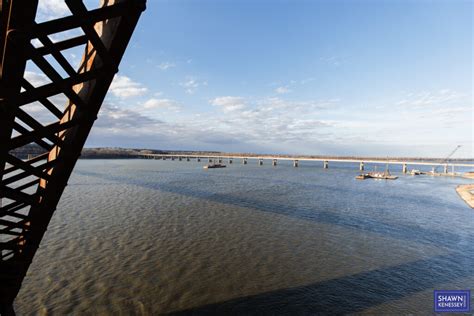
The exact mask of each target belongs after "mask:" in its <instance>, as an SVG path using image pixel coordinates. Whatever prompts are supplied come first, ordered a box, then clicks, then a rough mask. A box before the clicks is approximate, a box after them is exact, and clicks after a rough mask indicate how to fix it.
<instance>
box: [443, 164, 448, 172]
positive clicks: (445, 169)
mask: <svg viewBox="0 0 474 316" xmlns="http://www.w3.org/2000/svg"><path fill="white" fill-rule="evenodd" d="M443 172H444V173H448V164H445V165H444V168H443Z"/></svg>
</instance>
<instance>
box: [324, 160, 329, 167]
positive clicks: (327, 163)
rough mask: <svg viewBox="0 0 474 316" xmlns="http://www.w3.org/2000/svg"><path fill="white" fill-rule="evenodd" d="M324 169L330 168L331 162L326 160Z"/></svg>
mask: <svg viewBox="0 0 474 316" xmlns="http://www.w3.org/2000/svg"><path fill="white" fill-rule="evenodd" d="M323 168H324V169H327V168H329V162H328V161H327V160H325V161H324V162H323Z"/></svg>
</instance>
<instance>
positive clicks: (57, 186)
mask: <svg viewBox="0 0 474 316" xmlns="http://www.w3.org/2000/svg"><path fill="white" fill-rule="evenodd" d="M65 3H66V4H67V6H68V8H69V10H70V11H71V15H69V16H66V17H63V18H59V19H54V20H50V21H46V22H41V23H36V22H35V15H36V11H37V6H38V0H35V1H21V0H2V2H1V25H0V27H1V30H0V31H1V34H0V35H1V42H0V45H1V47H0V54H1V55H0V57H1V58H2V59H1V62H0V168H1V169H0V170H1V175H0V180H1V181H0V201H1V205H0V313H2V312H3V313H12V312H13V310H12V309H11V306H12V303H13V300H14V298H15V297H16V295H17V294H18V291H19V289H20V286H21V283H22V281H23V278H24V276H25V275H26V272H27V269H28V267H29V265H30V263H31V261H32V259H33V256H34V254H35V252H36V250H37V249H38V247H39V245H40V242H41V239H42V237H43V235H44V233H45V232H46V229H47V226H48V223H49V221H50V219H51V216H52V215H53V212H54V210H55V208H56V206H57V204H58V202H59V199H60V197H61V194H62V192H63V191H64V188H65V186H66V185H67V181H68V179H69V176H70V174H71V172H72V170H73V168H74V165H75V163H76V161H77V159H78V157H79V156H80V153H81V150H82V147H83V146H84V143H85V141H86V139H87V136H88V134H89V132H90V130H91V128H92V125H93V123H94V121H95V119H96V118H97V113H98V112H99V109H100V106H101V105H102V102H103V101H104V98H105V96H106V94H107V91H108V88H109V86H110V84H111V82H112V80H113V77H114V75H115V73H116V72H117V71H118V65H119V62H120V60H121V59H122V56H123V54H124V52H125V49H126V47H127V45H128V42H129V40H130V37H131V35H132V33H133V31H134V28H135V26H136V24H137V22H138V19H139V17H140V14H141V12H142V11H143V10H144V9H145V0H102V1H101V6H100V7H99V8H98V9H94V10H87V8H86V6H85V5H84V4H83V3H82V1H81V0H65ZM74 29H76V30H77V29H80V31H81V32H82V34H80V35H76V34H75V35H70V36H68V37H67V38H61V39H60V40H56V41H53V40H52V39H51V38H50V37H51V35H52V34H55V33H60V32H65V31H69V30H74ZM34 42H36V43H40V45H33V43H34ZM80 46H84V53H83V57H82V61H81V63H80V65H79V67H78V69H77V70H76V69H75V67H73V66H72V65H71V63H70V62H69V61H68V58H66V56H65V54H63V51H65V50H68V49H71V48H75V47H80ZM51 60H54V62H52V61H51ZM27 63H32V64H34V66H35V67H36V68H37V69H39V70H40V71H41V74H40V75H41V77H40V78H43V79H44V81H47V82H43V83H41V84H39V85H36V86H35V85H33V84H32V83H31V82H30V81H29V80H28V78H26V77H27V76H26V71H25V70H27ZM57 95H62V96H64V97H65V98H64V99H65V102H66V105H65V106H64V103H63V104H57V102H54V101H52V99H54V98H55V97H56V96H57ZM38 109H40V110H41V111H43V112H46V113H47V114H48V115H49V117H53V118H54V121H52V122H48V123H44V122H41V119H42V118H43V117H44V115H42V114H39V113H40V111H39V110H38ZM30 143H36V144H37V145H39V146H41V147H42V148H43V149H44V151H45V153H43V154H40V155H37V156H35V157H29V158H28V159H27V160H22V159H19V158H17V157H15V156H14V155H13V154H12V151H13V150H15V149H17V148H20V147H22V146H24V145H28V144H30Z"/></svg>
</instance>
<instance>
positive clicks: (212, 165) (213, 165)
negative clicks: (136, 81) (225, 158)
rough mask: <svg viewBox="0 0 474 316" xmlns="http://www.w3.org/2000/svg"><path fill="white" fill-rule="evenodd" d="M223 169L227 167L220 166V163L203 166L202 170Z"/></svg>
mask: <svg viewBox="0 0 474 316" xmlns="http://www.w3.org/2000/svg"><path fill="white" fill-rule="evenodd" d="M225 167H227V166H226V165H224V164H222V163H210V164H207V165H205V166H204V167H203V168H204V169H215V168H225Z"/></svg>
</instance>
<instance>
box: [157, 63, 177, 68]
mask: <svg viewBox="0 0 474 316" xmlns="http://www.w3.org/2000/svg"><path fill="white" fill-rule="evenodd" d="M173 67H176V64H175V63H170V62H167V61H165V62H162V63H161V64H159V65H158V68H160V69H161V70H167V69H169V68H173Z"/></svg>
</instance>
